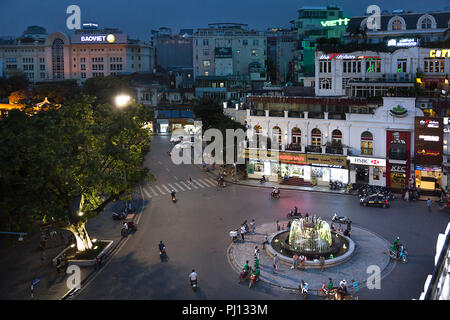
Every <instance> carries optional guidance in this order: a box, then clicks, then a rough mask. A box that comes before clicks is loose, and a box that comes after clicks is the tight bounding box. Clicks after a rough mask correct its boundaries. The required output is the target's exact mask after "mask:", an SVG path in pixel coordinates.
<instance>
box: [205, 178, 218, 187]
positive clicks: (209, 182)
mask: <svg viewBox="0 0 450 320" xmlns="http://www.w3.org/2000/svg"><path fill="white" fill-rule="evenodd" d="M202 181H203V183H206V184H209V185H211V186H213V187H215V186H216V184H215V183H212V182H211V181H209V180H208V179H202Z"/></svg>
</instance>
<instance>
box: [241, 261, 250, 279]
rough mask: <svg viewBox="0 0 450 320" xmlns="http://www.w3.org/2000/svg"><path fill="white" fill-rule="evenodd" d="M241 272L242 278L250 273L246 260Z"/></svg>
mask: <svg viewBox="0 0 450 320" xmlns="http://www.w3.org/2000/svg"><path fill="white" fill-rule="evenodd" d="M242 272H243V274H244V278H246V277H247V275H248V273H249V272H250V266H249V265H248V260H247V261H246V262H245V264H244V268H243V269H242Z"/></svg>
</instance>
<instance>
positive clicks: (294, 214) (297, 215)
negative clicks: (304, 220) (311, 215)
mask: <svg viewBox="0 0 450 320" xmlns="http://www.w3.org/2000/svg"><path fill="white" fill-rule="evenodd" d="M301 217H302V213H301V212H297V213H294V212H292V213H291V212H288V214H287V215H286V218H288V219H297V218H301Z"/></svg>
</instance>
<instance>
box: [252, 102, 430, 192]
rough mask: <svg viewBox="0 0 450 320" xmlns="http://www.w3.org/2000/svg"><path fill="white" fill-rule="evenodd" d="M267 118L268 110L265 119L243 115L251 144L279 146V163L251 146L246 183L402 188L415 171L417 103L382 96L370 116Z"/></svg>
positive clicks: (307, 114) (285, 113) (306, 114)
mask: <svg viewBox="0 0 450 320" xmlns="http://www.w3.org/2000/svg"><path fill="white" fill-rule="evenodd" d="M266 99H268V98H266ZM270 99H272V100H273V99H276V98H270ZM291 106H292V105H291ZM286 109H288V105H287V104H286ZM291 109H292V108H291ZM271 113H272V111H271V110H269V108H267V109H265V110H264V114H261V112H258V111H257V110H247V118H246V121H247V125H248V137H249V140H252V141H255V136H264V135H266V136H268V137H272V139H273V140H274V141H279V143H280V147H281V148H280V151H279V153H278V155H279V159H271V158H270V157H268V156H262V157H260V156H258V150H260V148H254V147H255V146H254V145H250V147H249V149H248V150H247V151H246V158H247V159H248V168H249V170H248V176H249V177H250V178H260V177H262V175H265V176H266V177H270V180H272V181H276V180H278V179H279V178H280V177H284V176H289V177H299V178H301V179H303V180H304V181H308V182H312V184H317V185H328V184H329V181H330V180H333V181H335V180H337V181H341V182H343V183H361V184H366V183H369V184H371V185H380V186H390V187H393V188H398V189H402V188H404V187H405V185H406V184H407V183H408V179H409V178H410V176H411V172H413V171H414V167H413V166H412V165H411V159H412V158H413V153H414V123H415V122H414V121H415V117H416V116H423V112H422V110H420V109H418V108H416V107H415V98H401V97H385V98H383V105H382V106H380V107H378V108H375V109H374V111H373V113H365V114H358V113H345V114H344V115H343V116H342V117H336V116H334V115H333V116H331V114H330V115H329V113H328V112H322V115H321V116H320V117H318V116H317V112H314V114H315V116H314V118H312V117H311V114H313V112H308V111H303V112H301V113H296V114H294V113H292V112H291V110H285V111H283V114H281V115H278V116H271ZM256 114H258V115H256Z"/></svg>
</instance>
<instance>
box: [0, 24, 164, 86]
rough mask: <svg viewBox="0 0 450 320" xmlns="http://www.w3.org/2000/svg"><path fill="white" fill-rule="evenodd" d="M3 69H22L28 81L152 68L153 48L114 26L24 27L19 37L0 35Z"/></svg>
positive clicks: (7, 70) (139, 70)
mask: <svg viewBox="0 0 450 320" xmlns="http://www.w3.org/2000/svg"><path fill="white" fill-rule="evenodd" d="M0 60H2V61H3V73H4V74H5V75H6V76H10V75H12V74H14V73H17V72H23V73H24V74H25V75H26V76H27V77H28V79H29V80H30V81H31V82H40V81H55V80H64V79H76V80H78V81H84V80H86V79H88V78H91V77H98V76H107V75H118V74H127V73H135V72H141V73H145V72H152V71H153V68H154V62H155V54H154V49H153V48H152V47H151V46H150V44H149V43H143V42H141V41H138V40H133V39H130V38H128V36H127V34H126V33H122V32H121V31H119V30H118V29H111V28H103V29H100V28H98V27H97V25H95V24H89V25H87V26H84V27H83V29H80V30H76V31H75V33H74V34H72V35H70V36H69V35H66V34H64V33H61V32H53V33H51V34H47V32H46V30H45V29H44V28H42V27H36V26H34V27H32V28H28V29H27V31H26V32H24V34H23V35H22V36H21V37H19V38H11V39H0Z"/></svg>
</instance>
